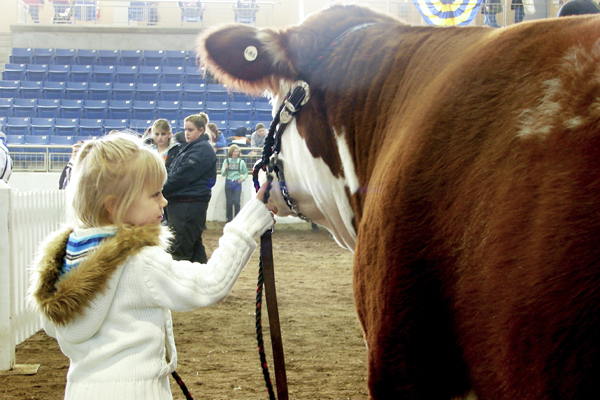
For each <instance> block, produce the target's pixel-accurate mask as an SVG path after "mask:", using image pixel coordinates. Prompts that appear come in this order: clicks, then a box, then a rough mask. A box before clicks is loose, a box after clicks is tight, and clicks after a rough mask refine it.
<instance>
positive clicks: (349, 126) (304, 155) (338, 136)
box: [198, 6, 397, 249]
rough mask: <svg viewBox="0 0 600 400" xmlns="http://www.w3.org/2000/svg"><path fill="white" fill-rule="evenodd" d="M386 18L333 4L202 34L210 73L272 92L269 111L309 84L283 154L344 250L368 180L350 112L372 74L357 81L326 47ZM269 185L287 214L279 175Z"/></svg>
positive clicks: (295, 185) (304, 200) (307, 210)
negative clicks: (301, 16) (296, 17)
mask: <svg viewBox="0 0 600 400" xmlns="http://www.w3.org/2000/svg"><path fill="white" fill-rule="evenodd" d="M390 21H394V22H393V23H394V24H397V21H396V20H392V19H391V18H389V17H387V16H384V15H381V14H378V13H375V12H373V11H370V10H368V9H365V8H359V7H354V6H334V7H332V8H330V9H328V10H325V11H323V12H320V13H319V14H317V15H314V16H311V17H309V18H308V19H307V20H306V21H305V22H304V23H303V24H302V25H300V26H297V27H292V28H289V29H287V30H284V31H275V30H271V29H263V30H258V29H256V28H254V27H250V26H247V25H229V26H225V27H222V28H218V29H216V30H213V31H209V32H207V33H206V34H204V35H202V36H201V37H200V40H199V43H198V51H199V54H200V57H201V60H202V62H203V63H204V65H205V66H206V67H207V70H208V71H209V72H210V73H211V74H213V75H214V76H216V77H217V79H219V81H221V82H223V83H225V84H226V85H228V86H229V87H231V88H232V89H237V90H242V91H244V92H246V93H250V94H255V95H261V94H263V95H264V94H265V93H266V95H268V96H269V97H272V98H273V107H274V110H277V109H278V107H279V105H280V104H281V102H282V99H283V98H284V97H285V95H286V94H287V92H288V91H289V89H290V87H291V85H292V84H293V83H294V82H295V81H296V80H304V81H306V82H307V83H308V84H309V87H310V100H309V102H308V103H307V104H306V105H305V106H304V107H303V109H302V110H301V111H300V112H299V113H298V114H297V116H296V118H294V119H293V120H292V122H291V123H290V124H289V125H288V126H287V128H286V130H285V132H284V133H283V135H282V136H281V153H280V160H281V161H282V164H283V170H284V175H285V180H286V184H287V187H288V190H289V193H290V195H291V197H292V198H293V201H294V203H295V204H296V205H297V206H298V208H299V211H300V212H301V213H302V214H304V215H305V216H307V217H308V218H310V219H312V220H313V221H315V222H316V223H318V224H320V225H323V226H325V227H327V228H328V229H329V230H330V231H331V232H332V233H333V235H334V237H335V238H336V240H337V241H338V243H340V244H341V245H342V246H344V247H347V248H349V249H353V248H354V244H355V240H356V220H355V218H356V217H357V215H359V214H360V209H359V206H358V204H360V203H361V202H360V200H357V198H356V197H357V195H358V194H359V193H360V192H361V190H360V188H361V187H364V186H365V185H366V184H367V183H366V181H365V180H366V179H365V177H364V174H363V173H364V171H365V168H364V166H362V167H361V166H358V165H357V158H356V153H357V151H356V150H357V149H356V148H355V146H356V145H357V143H356V141H355V134H357V135H361V134H362V132H357V131H358V130H360V129H362V128H363V127H357V126H356V120H355V119H354V118H351V114H352V111H353V109H352V108H353V107H354V108H356V109H358V108H360V106H361V104H360V102H361V101H363V100H362V99H363V98H366V97H367V93H366V90H368V89H367V86H368V82H369V80H368V79H367V78H370V76H369V74H368V73H365V71H359V73H360V74H361V76H360V78H359V79H353V78H352V77H349V76H348V74H350V73H351V71H352V70H353V68H354V66H352V68H351V67H349V66H347V67H345V68H344V70H335V68H332V67H331V66H332V63H335V62H337V63H339V64H341V65H348V63H349V62H350V61H349V60H350V55H349V54H345V55H344V54H343V52H336V53H335V54H334V55H332V54H331V52H327V48H328V47H329V46H330V45H331V43H332V42H334V41H335V40H336V38H337V37H338V36H339V35H340V34H341V33H342V32H344V31H346V30H347V29H349V28H351V27H355V26H359V25H361V24H365V23H382V24H383V23H390ZM382 29H383V28H382ZM357 37H358V36H357ZM358 38H359V40H361V39H360V37H358ZM352 40H354V37H353V39H352ZM371 47H372V48H373V47H374V46H371ZM338 53H341V54H342V55H341V57H340V54H338ZM323 54H325V56H323ZM345 57H347V59H344V58H345ZM367 57H370V56H367ZM317 59H319V60H320V61H318V62H317V64H315V60H317ZM325 71H328V73H325ZM354 71H356V70H354ZM347 83H349V84H347ZM342 103H343V104H342ZM348 107H350V109H348ZM362 140H363V139H362V138H359V141H362ZM365 140H366V139H365ZM274 188H275V190H274V191H273V192H272V197H271V199H272V200H271V201H272V202H274V203H275V204H276V205H277V207H278V209H279V215H280V216H286V215H292V213H291V211H290V210H289V208H288V206H287V205H286V203H285V202H284V200H283V197H282V196H281V193H280V191H279V190H278V189H279V186H278V182H277V180H275V182H274Z"/></svg>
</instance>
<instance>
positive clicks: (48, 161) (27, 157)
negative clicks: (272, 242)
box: [7, 144, 262, 173]
mask: <svg viewBox="0 0 600 400" xmlns="http://www.w3.org/2000/svg"><path fill="white" fill-rule="evenodd" d="M7 146H8V150H9V154H10V157H11V158H12V160H13V172H61V171H62V170H63V168H64V166H65V165H66V164H67V162H68V161H69V158H70V156H71V146H63V145H47V146H40V145H26V144H7ZM16 148H19V149H23V150H27V149H37V150H38V151H15V149H16ZM40 149H43V150H40ZM63 149H64V151H62V150H63ZM53 150H54V151H53ZM58 150H59V151H60V152H58ZM241 151H242V155H241V157H242V160H244V161H245V162H246V166H247V167H248V171H249V172H250V173H251V172H252V167H253V166H254V163H255V162H256V161H257V160H258V159H259V158H260V157H261V154H262V148H260V147H242V148H241ZM226 154H227V147H224V148H218V149H217V173H220V171H221V167H222V165H223V161H224V160H225V159H226V158H227V155H226Z"/></svg>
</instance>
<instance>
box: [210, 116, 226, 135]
mask: <svg viewBox="0 0 600 400" xmlns="http://www.w3.org/2000/svg"><path fill="white" fill-rule="evenodd" d="M210 122H212V123H213V124H215V125H217V128H218V129H219V130H220V131H221V132H223V134H224V135H225V136H228V133H229V121H228V120H221V121H217V120H216V119H215V120H212V119H211V120H210Z"/></svg>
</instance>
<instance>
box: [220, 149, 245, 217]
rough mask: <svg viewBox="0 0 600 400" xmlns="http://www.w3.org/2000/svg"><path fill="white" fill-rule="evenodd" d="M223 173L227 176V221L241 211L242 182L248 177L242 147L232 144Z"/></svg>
mask: <svg viewBox="0 0 600 400" xmlns="http://www.w3.org/2000/svg"><path fill="white" fill-rule="evenodd" d="M221 175H222V176H224V177H225V200H226V203H225V204H226V205H225V207H226V212H227V222H230V221H231V220H232V219H233V217H235V216H236V215H237V214H238V213H239V212H240V198H241V195H242V182H244V181H245V180H246V178H247V177H248V168H246V162H245V161H244V160H242V159H241V158H240V148H239V147H238V146H237V145H235V144H232V145H231V146H229V150H227V159H226V160H225V162H224V163H223V167H221Z"/></svg>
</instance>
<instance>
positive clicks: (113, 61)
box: [96, 50, 120, 65]
mask: <svg viewBox="0 0 600 400" xmlns="http://www.w3.org/2000/svg"><path fill="white" fill-rule="evenodd" d="M119 57H120V52H119V50H98V60H97V61H96V65H117V64H119Z"/></svg>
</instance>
